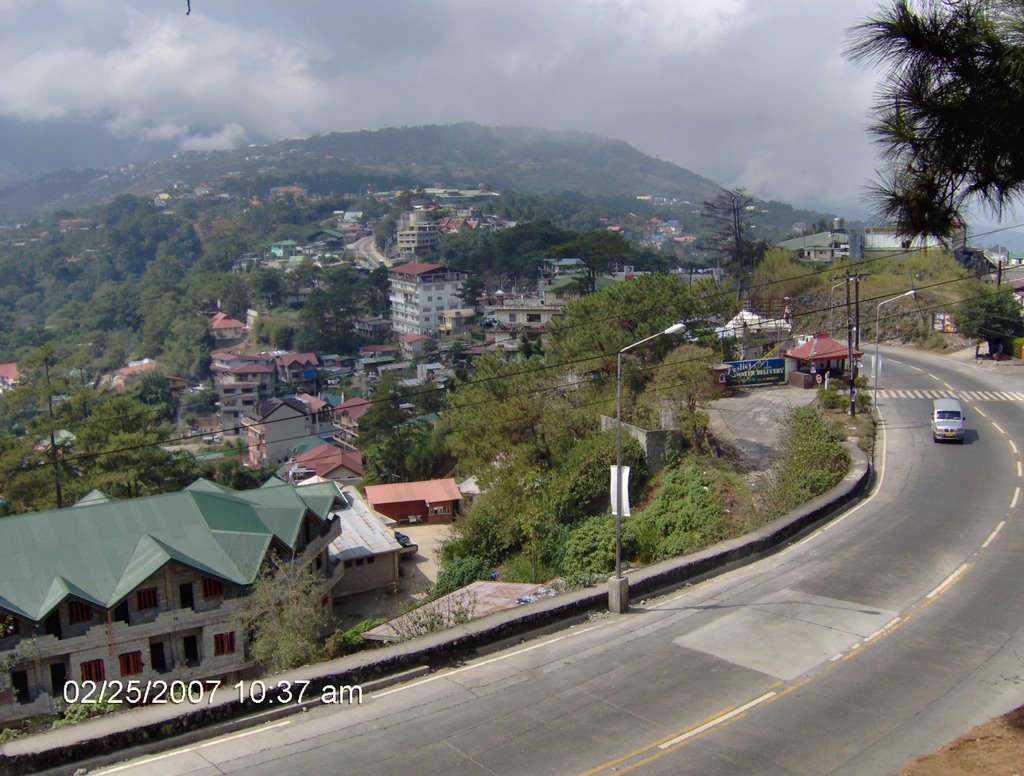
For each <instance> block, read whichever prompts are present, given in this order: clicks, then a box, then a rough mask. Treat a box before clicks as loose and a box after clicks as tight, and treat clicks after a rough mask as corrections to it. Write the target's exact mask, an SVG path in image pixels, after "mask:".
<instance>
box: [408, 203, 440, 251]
mask: <svg viewBox="0 0 1024 776" xmlns="http://www.w3.org/2000/svg"><path fill="white" fill-rule="evenodd" d="M406 219H407V224H406V225H405V226H404V227H400V228H399V229H398V255H399V256H400V257H401V258H402V259H405V260H406V261H411V260H412V259H414V258H416V256H422V255H423V254H424V253H425V252H427V251H431V250H434V249H435V248H437V246H438V245H440V244H441V231H440V230H439V229H438V228H437V224H435V223H434V222H433V221H429V220H427V219H426V217H425V216H424V214H423V213H421V212H419V211H413V212H412V213H409V214H407V216H406Z"/></svg>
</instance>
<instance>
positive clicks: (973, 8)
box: [847, 0, 1024, 236]
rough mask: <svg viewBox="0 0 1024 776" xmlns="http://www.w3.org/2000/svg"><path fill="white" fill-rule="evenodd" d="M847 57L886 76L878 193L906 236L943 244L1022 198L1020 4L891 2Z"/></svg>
mask: <svg viewBox="0 0 1024 776" xmlns="http://www.w3.org/2000/svg"><path fill="white" fill-rule="evenodd" d="M891 3H892V4H891V5H890V6H888V7H884V8H881V9H880V10H879V11H878V12H877V14H876V15H875V16H873V17H870V18H868V19H867V21H865V22H864V23H863V24H861V25H859V26H857V27H856V28H854V29H853V30H852V32H851V44H850V46H849V48H848V49H847V54H848V55H849V56H851V57H852V58H853V59H855V60H857V61H861V62H864V63H867V64H872V65H881V66H883V67H884V68H885V75H884V80H883V83H882V87H881V90H880V94H879V96H878V98H877V101H876V104H875V106H874V111H873V118H874V120H875V123H874V125H873V126H872V130H871V131H872V132H873V133H874V135H875V136H876V137H877V139H878V141H879V143H880V144H881V146H882V149H883V158H884V159H885V161H886V162H887V164H888V167H887V169H885V170H882V171H880V172H879V177H880V179H881V180H880V182H879V183H877V184H876V185H875V186H874V187H873V190H872V192H871V195H872V199H873V200H874V203H875V205H876V209H877V210H878V213H879V215H881V216H882V217H884V218H885V219H887V220H890V221H895V222H896V224H897V225H898V226H899V227H900V231H901V233H903V234H906V235H927V234H933V235H937V236H945V235H949V234H950V233H952V232H953V231H954V230H955V229H957V228H958V227H959V225H960V224H962V223H963V220H964V219H963V216H964V210H965V208H966V206H967V205H968V204H970V203H971V202H976V201H977V202H981V203H983V204H984V205H987V206H989V207H990V208H991V209H992V210H993V211H995V212H996V213H1001V212H1002V210H1003V208H1004V207H1006V206H1007V205H1008V204H1010V203H1012V202H1014V201H1017V200H1019V199H1020V197H1021V195H1022V193H1024V14H1022V9H1024V6H1022V5H1021V4H1020V3H1019V2H1015V1H1014V0H956V1H955V2H954V1H953V0H891Z"/></svg>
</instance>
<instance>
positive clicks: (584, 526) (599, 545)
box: [562, 515, 615, 576]
mask: <svg viewBox="0 0 1024 776" xmlns="http://www.w3.org/2000/svg"><path fill="white" fill-rule="evenodd" d="M562 564H563V568H564V569H565V571H566V573H568V574H569V575H581V576H586V575H591V574H605V573H607V572H609V571H613V570H614V569H615V518H613V517H611V516H610V515H599V516H596V517H591V518H588V519H587V520H584V521H583V522H582V523H580V524H579V525H577V526H576V527H575V528H573V529H572V532H571V533H570V534H569V539H568V541H566V543H565V556H564V558H563V561H562Z"/></svg>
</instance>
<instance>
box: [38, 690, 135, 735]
mask: <svg viewBox="0 0 1024 776" xmlns="http://www.w3.org/2000/svg"><path fill="white" fill-rule="evenodd" d="M120 708H122V707H121V706H120V705H119V704H117V703H111V702H110V701H109V700H108V699H106V698H105V697H103V696H102V695H101V696H100V697H99V698H98V699H97V700H96V701H95V702H93V703H72V704H70V705H69V706H68V707H67V708H66V709H64V717H63V718H62V719H57V720H54V721H53V727H55V728H60V727H64V726H65V725H73V724H75V723H76V722H84V721H85V720H87V719H92V718H93V717H102V716H103V715H104V714H113V713H114V712H115V711H117V710H118V709H120Z"/></svg>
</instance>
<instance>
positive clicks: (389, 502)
mask: <svg viewBox="0 0 1024 776" xmlns="http://www.w3.org/2000/svg"><path fill="white" fill-rule="evenodd" d="M366 500H367V502H368V503H369V504H370V506H371V507H373V509H375V510H377V511H378V512H380V513H381V514H382V515H386V516H387V517H390V518H391V519H392V520H395V521H397V522H399V523H450V522H451V521H452V520H454V519H455V516H456V515H457V514H458V512H459V506H460V504H461V503H462V493H461V492H460V491H459V486H458V485H456V484H455V480H453V479H451V478H448V479H443V480H421V481H419V482H395V483H390V484H387V485H367V486H366Z"/></svg>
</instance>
